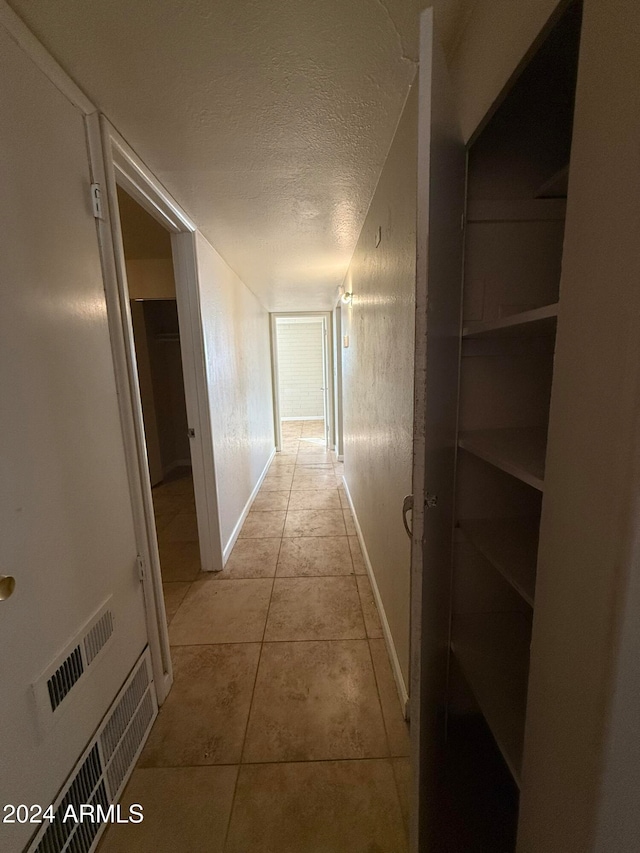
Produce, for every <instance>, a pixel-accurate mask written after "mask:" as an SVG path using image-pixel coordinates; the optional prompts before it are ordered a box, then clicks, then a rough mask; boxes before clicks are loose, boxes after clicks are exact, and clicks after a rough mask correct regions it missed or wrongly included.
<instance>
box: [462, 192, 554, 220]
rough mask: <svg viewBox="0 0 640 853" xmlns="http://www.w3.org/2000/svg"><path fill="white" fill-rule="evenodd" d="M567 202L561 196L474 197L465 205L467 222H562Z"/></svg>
mask: <svg viewBox="0 0 640 853" xmlns="http://www.w3.org/2000/svg"><path fill="white" fill-rule="evenodd" d="M566 212H567V202H566V200H565V199H562V198H524V199H518V198H515V199H476V200H475V201H469V202H468V205H467V222H468V223H474V222H484V223H486V222H547V221H555V222H562V221H563V220H564V218H565V216H566Z"/></svg>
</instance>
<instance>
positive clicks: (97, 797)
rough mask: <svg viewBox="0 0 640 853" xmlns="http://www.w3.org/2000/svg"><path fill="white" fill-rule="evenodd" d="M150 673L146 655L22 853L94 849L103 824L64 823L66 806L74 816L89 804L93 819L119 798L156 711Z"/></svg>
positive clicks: (71, 852)
mask: <svg viewBox="0 0 640 853" xmlns="http://www.w3.org/2000/svg"><path fill="white" fill-rule="evenodd" d="M151 672H152V670H151V658H150V655H149V651H148V650H147V651H145V652H144V654H143V655H142V657H141V658H140V659H139V661H138V663H137V664H136V666H135V667H134V669H133V672H132V673H131V674H130V675H129V677H128V678H127V680H126V681H125V683H124V685H123V687H122V689H121V690H120V692H119V693H118V696H117V697H116V699H115V701H114V703H113V704H112V705H111V708H110V709H109V711H108V712H107V714H106V715H105V717H104V719H103V721H102V723H101V725H100V727H99V728H98V731H97V732H96V735H95V736H94V738H93V740H92V741H91V743H90V744H89V746H88V747H87V748H86V750H85V751H84V753H83V755H82V757H81V758H80V761H79V762H78V764H77V765H76V767H75V769H74V770H73V772H72V773H71V776H70V777H69V779H68V780H67V782H66V784H65V786H64V788H63V789H62V791H61V792H60V794H59V795H58V797H57V798H56V801H55V803H54V816H55V817H54V820H53V822H52V823H50V824H49V823H46V824H44V825H43V827H42V829H41V830H40V831H39V832H38V834H37V835H36V836H35V838H34V839H33V841H32V842H31V844H30V846H29V847H28V848H27V853H90V851H93V850H94V849H95V846H96V845H97V840H98V837H99V835H100V834H101V832H102V830H103V828H104V823H103V822H101V821H100V819H98V820H97V821H95V822H94V821H84V822H82V823H79V822H78V823H77V822H76V821H74V820H73V819H71V820H67V821H65V820H64V818H65V815H67V814H68V812H69V807H70V806H72V807H73V810H74V812H75V814H78V813H79V807H80V805H83V804H91V805H93V806H94V809H95V811H94V814H96V815H98V816H99V814H100V813H102V814H105V813H106V812H107V810H108V808H109V805H110V804H111V803H115V802H117V800H118V798H119V797H120V794H121V793H122V789H123V787H124V785H125V782H126V781H127V779H128V777H129V774H130V772H131V770H132V769H133V765H134V764H135V762H136V759H137V758H138V755H139V754H140V750H141V749H142V746H143V744H144V742H145V740H146V737H147V734H148V732H149V729H150V728H151V724H152V723H153V720H154V719H155V716H156V714H157V710H158V708H157V704H156V696H155V691H154V689H153V681H152V675H151ZM98 806H100V807H101V809H100V810H98V809H97V807H98Z"/></svg>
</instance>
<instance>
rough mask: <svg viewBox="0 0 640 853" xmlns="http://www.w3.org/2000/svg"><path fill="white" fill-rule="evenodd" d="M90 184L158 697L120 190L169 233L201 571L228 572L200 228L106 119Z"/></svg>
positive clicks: (163, 680) (163, 631) (154, 590)
mask: <svg viewBox="0 0 640 853" xmlns="http://www.w3.org/2000/svg"><path fill="white" fill-rule="evenodd" d="M87 136H88V140H89V150H90V156H91V169H92V180H93V181H94V182H95V184H98V185H99V187H100V190H99V192H100V197H101V199H100V200H101V207H102V210H101V216H100V217H99V218H97V224H98V237H99V242H100V253H101V259H102V266H103V274H104V286H105V294H106V301H107V311H108V315H109V327H110V333H111V346H112V350H113V358H114V369H115V374H116V383H117V387H118V395H119V398H120V409H121V419H122V426H123V435H124V443H125V451H126V454H127V467H128V471H129V480H130V487H131V502H132V509H133V515H134V522H135V528H136V536H137V540H138V548H139V554H140V557H141V562H142V583H143V589H144V598H145V605H146V614H147V631H148V636H149V648H150V651H151V659H152V663H153V671H154V681H155V685H156V692H157V695H158V702H159V704H161V703H162V702H163V701H164V699H165V698H166V695H167V693H168V692H169V689H170V687H171V684H172V681H173V671H172V665H171V654H170V649H169V633H168V629H167V619H166V613H165V607H164V597H163V594H162V575H161V571H160V555H159V552H158V539H157V534H156V526H155V516H154V511H153V499H152V495H151V481H150V478H149V470H148V462H147V449H146V442H145V435H144V421H143V416H142V403H141V400H140V388H139V384H138V373H137V366H136V355H135V345H134V338H133V327H132V324H131V311H130V305H129V290H128V285H127V276H126V268H125V258H124V246H123V243H122V232H121V227H120V217H119V213H118V198H117V189H116V187H117V186H121V187H122V189H124V190H125V191H126V192H127V193H129V194H130V195H131V196H132V197H133V198H134V199H135V200H136V201H137V202H138V203H139V204H140V205H141V206H142V207H143V208H144V209H145V210H146V211H147V212H148V213H149V214H150V215H151V216H153V217H154V219H156V220H157V221H158V222H159V223H160V224H161V225H163V227H165V228H166V229H167V230H168V231H169V232H170V234H171V248H172V254H173V264H174V273H175V280H176V302H177V309H178V323H179V329H180V344H181V354H182V362H183V375H184V385H185V399H186V405H187V418H188V423H189V427H190V429H193V430H194V431H195V436H194V437H192V438H191V440H190V447H191V458H192V465H193V479H194V491H195V499H196V514H197V520H198V535H199V542H200V553H201V560H202V568H203V570H205V571H220V570H221V569H222V539H221V535H220V522H219V513H218V496H217V489H216V480H215V464H214V456H213V436H212V432H211V421H210V418H209V411H210V408H209V395H208V384H207V377H206V367H205V357H204V339H203V332H202V317H201V308H200V294H199V286H198V269H197V258H196V248H195V235H196V226H195V224H194V223H193V222H192V221H191V220H190V219H189V217H188V216H187V215H186V213H185V212H184V211H183V210H182V209H181V208H180V207H179V205H178V204H177V203H176V202H175V201H174V199H173V198H171V196H170V195H169V193H167V191H166V190H165V189H164V187H163V186H162V185H161V184H160V183H159V181H158V180H157V179H156V178H155V177H154V175H153V174H152V173H151V172H150V171H149V170H148V169H147V168H146V166H145V165H144V164H143V163H142V161H141V160H140V159H139V158H138V157H137V155H136V154H135V153H134V151H133V150H132V149H131V148H130V147H129V145H127V143H126V142H125V140H124V139H123V138H122V137H121V136H120V134H119V133H118V132H117V131H116V130H115V129H114V128H113V127H112V125H111V124H110V123H109V122H108V121H107V119H106V118H105V117H104V116H100V117H99V118H98V116H97V114H94V115H91V116H88V117H87Z"/></svg>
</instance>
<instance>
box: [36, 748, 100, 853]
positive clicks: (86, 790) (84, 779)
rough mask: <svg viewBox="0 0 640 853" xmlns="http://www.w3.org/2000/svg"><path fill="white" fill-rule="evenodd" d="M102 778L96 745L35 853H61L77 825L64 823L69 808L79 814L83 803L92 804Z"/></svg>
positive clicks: (77, 774) (56, 811)
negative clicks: (71, 807)
mask: <svg viewBox="0 0 640 853" xmlns="http://www.w3.org/2000/svg"><path fill="white" fill-rule="evenodd" d="M101 776H102V762H101V760H100V753H99V751H98V744H95V745H94V747H93V749H92V750H91V752H90V753H89V755H88V756H87V757H86V759H85V760H84V763H83V764H82V766H81V767H80V770H79V771H78V772H77V773H76V775H75V778H74V780H73V782H72V783H71V785H70V786H69V789H68V791H67V793H66V794H65V795H64V797H63V798H62V802H61V803H60V805H59V806H58V808H57V809H56V810H55V814H54V819H53V822H52V823H51V824H50V825H49V827H48V828H47V830H46V832H45V834H44V836H43V837H42V840H41V841H40V843H39V844H38V846H37V847H36V848H35V853H61V851H62V850H63V848H64V846H65V844H66V843H67V840H68V839H69V837H70V835H71V833H72V832H73V831H74V829H76V824H75V823H74V822H73V821H67V822H66V823H64V822H63V821H64V816H65V814H66V812H67V809H68V808H69V806H73V807H74V809H75V810H76V813H77V811H78V809H79V807H80V804H81V803H90V802H92V797H91V795H92V793H93V792H94V790H95V788H96V785H97V784H98V781H99V779H100V777H101ZM102 787H103V788H104V783H102ZM82 826H83V824H79V825H78V829H79V828H80V827H82ZM79 849H82V848H79ZM88 849H89V848H87V850H88Z"/></svg>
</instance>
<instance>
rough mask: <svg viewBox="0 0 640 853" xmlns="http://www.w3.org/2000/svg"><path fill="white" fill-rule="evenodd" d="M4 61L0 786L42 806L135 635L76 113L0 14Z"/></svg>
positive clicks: (121, 469)
mask: <svg viewBox="0 0 640 853" xmlns="http://www.w3.org/2000/svg"><path fill="white" fill-rule="evenodd" d="M0 74H1V76H2V80H3V85H2V86H1V87H0V110H1V112H2V115H3V116H4V117H5V121H3V122H2V123H1V124H0V146H1V148H2V162H1V164H0V172H1V183H2V193H0V216H1V217H2V230H1V231H0V289H1V291H2V294H1V302H2V310H1V311H0V387H1V388H2V404H1V405H0V434H1V435H2V450H1V454H0V572H1V573H3V574H9V575H13V576H14V577H15V578H16V590H15V592H14V594H13V596H12V597H11V598H10V599H8V600H6V601H3V602H2V603H1V604H0V608H1V612H0V648H1V649H2V655H1V656H0V658H1V659H0V719H2V725H3V731H4V736H3V737H2V738H0V767H2V772H1V773H0V801H1V802H2V803H40V804H43V805H44V804H45V803H51V802H53V799H54V798H55V796H56V794H57V791H58V789H59V788H60V786H61V785H62V783H63V781H64V779H65V777H66V776H67V774H68V773H69V772H70V770H71V769H72V767H73V765H74V764H75V761H76V759H77V758H78V757H79V755H80V753H81V752H82V750H83V749H84V748H85V746H86V745H87V742H88V740H89V738H90V737H91V735H92V734H93V732H94V731H95V729H96V727H97V725H98V723H99V722H100V720H101V718H102V716H103V714H104V713H105V711H106V710H107V708H108V706H109V704H110V703H111V701H112V699H113V697H114V696H115V694H116V692H117V690H118V689H119V688H120V686H121V684H122V682H123V681H124V679H125V678H126V676H127V674H128V672H129V670H130V669H131V667H132V666H133V664H134V663H135V661H136V659H137V657H138V655H139V654H140V653H141V652H142V650H143V648H144V646H145V644H146V642H147V634H146V628H145V614H144V605H143V596H142V586H141V584H140V581H139V578H138V576H137V567H136V554H137V551H138V548H137V544H136V538H135V532H134V525H133V519H132V511H131V500H130V496H129V482H128V477H127V470H126V461H125V453H124V448H123V439H122V429H121V422H120V416H119V410H118V399H117V394H116V384H115V376H114V369H113V360H112V355H111V345H110V340H109V328H108V322H107V309H106V304H105V293H104V286H103V280H102V271H101V266H100V256H99V251H98V241H97V237H96V226H95V220H94V218H93V216H92V214H91V206H90V204H89V184H90V181H91V178H90V173H89V160H88V153H87V144H86V133H85V126H84V120H83V116H82V114H81V113H80V112H79V111H78V110H77V109H76V108H75V107H74V106H73V105H72V104H71V103H70V102H69V101H68V100H67V99H66V98H65V97H64V96H63V95H62V94H61V92H60V91H59V89H58V88H57V87H56V86H54V85H53V84H52V83H51V82H50V81H49V80H48V79H47V78H46V77H45V75H44V74H43V73H42V72H41V71H40V70H39V69H38V68H36V66H35V65H34V64H33V63H32V62H31V60H30V59H29V58H28V57H27V55H26V54H25V52H24V51H23V50H21V49H20V48H19V47H18V46H17V44H16V43H15V41H14V40H13V39H12V38H11V37H10V36H9V35H8V34H7V33H6V31H5V30H4V29H3V28H2V27H1V26H0ZM109 595H112V596H113V599H112V609H113V613H114V616H115V626H116V627H115V632H114V635H113V638H112V640H111V641H110V647H108V648H107V649H105V652H104V655H103V657H102V658H101V659H97V660H96V661H95V663H94V664H92V666H91V667H90V668H89V669H88V670H87V674H86V675H84V676H83V677H82V679H81V681H80V682H79V683H78V685H77V686H76V687H75V688H74V689H73V691H72V693H71V694H69V696H68V698H67V699H66V700H65V704H66V705H67V709H66V711H62V712H61V713H62V717H61V718H60V719H59V721H58V723H57V725H53V726H52V727H51V728H49V729H46V728H43V727H41V726H40V725H39V723H38V719H37V715H36V709H35V702H34V700H33V695H32V691H31V684H32V683H33V682H34V681H35V680H36V679H38V677H39V676H40V675H41V673H42V672H43V671H44V670H45V669H46V668H47V667H48V666H49V664H50V663H51V662H52V660H53V659H54V658H55V656H56V655H57V654H58V653H59V652H60V651H62V650H63V649H64V648H65V647H66V645H67V643H68V642H69V641H70V640H71V639H72V638H73V637H74V636H75V635H76V634H77V632H78V631H79V630H80V629H81V628H82V627H83V625H84V623H85V621H86V620H88V619H89V618H90V617H91V615H92V614H93V613H94V612H95V610H97V609H98V607H100V605H102V603H103V602H104V601H105V600H106V599H107V597H108V596H109ZM35 828H36V827H35V826H34V825H29V824H7V823H0V849H2V850H6V851H14V850H15V851H17V850H22V849H23V847H24V845H25V844H26V843H27V840H28V838H29V837H30V835H31V834H32V833H33V831H34V829H35Z"/></svg>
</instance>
